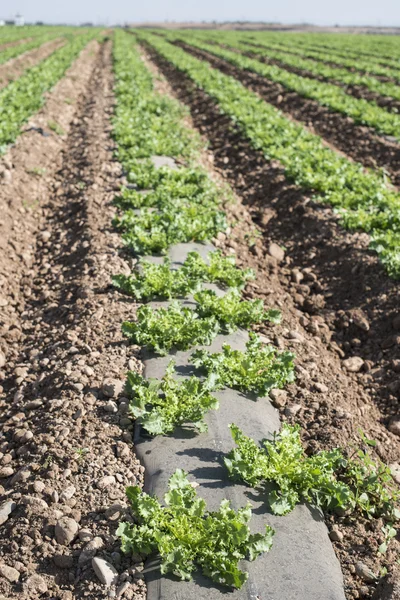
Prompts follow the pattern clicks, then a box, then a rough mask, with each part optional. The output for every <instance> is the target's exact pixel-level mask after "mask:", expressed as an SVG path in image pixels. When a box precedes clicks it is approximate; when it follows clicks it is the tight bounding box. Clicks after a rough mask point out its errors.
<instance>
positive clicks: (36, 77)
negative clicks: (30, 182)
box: [0, 30, 99, 154]
mask: <svg viewBox="0 0 400 600" xmlns="http://www.w3.org/2000/svg"><path fill="white" fill-rule="evenodd" d="M98 35H99V30H94V31H91V32H90V33H84V34H80V35H78V36H73V37H71V38H70V39H69V41H68V42H67V43H66V45H64V46H63V47H62V48H60V49H59V50H56V51H55V52H53V53H52V54H51V55H50V56H49V57H48V58H46V59H45V60H43V61H41V62H40V63H39V64H38V65H36V66H35V67H32V68H31V69H28V70H27V71H26V72H25V73H24V74H23V75H22V76H21V77H20V78H19V79H17V80H15V81H13V82H12V83H10V84H9V85H8V86H7V87H5V88H4V89H3V90H1V91H0V154H2V153H4V152H5V151H6V148H7V146H8V145H9V144H11V143H13V142H14V141H15V139H16V138H17V137H18V135H19V133H20V130H21V126H22V125H23V124H24V123H25V122H26V121H27V120H28V119H29V117H30V116H31V115H32V114H33V113H34V112H36V111H37V110H38V109H39V108H40V107H41V106H42V104H43V103H44V94H45V92H47V91H48V90H50V89H51V88H52V87H53V86H54V85H55V84H56V83H57V81H58V80H59V79H60V78H61V77H62V76H63V75H64V73H65V71H66V70H67V69H68V67H69V66H70V65H71V63H72V61H73V60H74V59H75V58H76V56H77V55H78V54H79V53H80V51H81V50H82V49H83V48H84V47H85V46H86V45H87V43H88V42H89V41H90V40H92V39H94V38H95V37H96V36H98Z"/></svg>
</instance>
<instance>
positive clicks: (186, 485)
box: [114, 31, 397, 588]
mask: <svg viewBox="0 0 400 600" xmlns="http://www.w3.org/2000/svg"><path fill="white" fill-rule="evenodd" d="M146 38H148V36H146ZM148 39H151V38H150V37H149V38H148ZM160 43H161V41H160ZM161 47H162V43H161ZM167 47H170V46H168V45H167ZM172 49H173V51H175V50H177V49H176V48H173V47H172ZM205 67H206V69H207V70H208V72H211V70H210V69H209V68H207V65H205ZM114 70H115V77H116V86H115V93H116V101H117V102H116V112H115V118H114V137H115V140H116V143H117V148H118V149H117V158H118V159H119V160H120V162H121V163H122V166H123V169H124V171H125V174H126V177H127V180H128V181H129V186H127V187H124V188H122V190H121V192H120V194H119V195H118V196H117V197H116V199H115V204H116V206H117V208H118V217H117V219H116V221H115V224H116V226H117V227H119V228H122V229H123V230H124V236H125V237H124V240H125V243H126V244H127V249H128V250H129V251H131V252H133V253H134V254H135V255H136V256H143V255H144V256H145V255H146V254H147V253H148V252H155V251H156V250H154V248H148V245H147V244H146V245H144V244H143V243H142V242H141V243H140V244H137V243H136V240H137V237H138V234H137V229H136V228H137V227H138V226H139V228H140V229H142V228H143V227H144V226H146V228H147V230H148V231H149V232H150V233H149V235H150V237H152V224H151V222H152V220H153V221H154V223H155V224H156V228H157V231H158V232H159V233H160V232H164V233H165V234H166V236H165V237H164V242H163V247H162V248H161V249H157V250H160V251H162V252H166V251H167V250H168V248H169V246H170V245H171V244H173V243H175V241H182V240H186V241H192V240H193V241H196V240H197V241H198V240H201V241H202V240H203V239H204V238H203V235H202V234H201V232H200V230H197V229H196V230H194V231H191V232H189V230H188V228H187V222H186V221H185V220H183V221H182V222H178V224H177V225H176V227H175V228H174V229H173V235H172V236H171V238H169V237H168V235H167V234H168V233H169V232H170V213H171V211H172V212H173V211H174V210H175V209H174V205H176V206H177V207H178V212H182V211H184V210H185V206H186V208H187V209H189V210H191V209H193V210H194V213H193V214H194V215H197V214H198V213H197V211H198V209H199V205H201V206H202V207H203V208H204V210H205V211H206V212H209V214H215V213H217V212H218V213H219V212H222V211H221V210H220V207H219V204H220V203H221V193H222V192H221V190H220V189H219V188H217V187H216V186H215V184H214V183H212V181H211V180H210V178H209V176H208V174H207V173H206V172H204V171H202V170H200V169H198V167H196V161H197V159H198V156H197V150H198V144H199V142H198V139H197V138H196V137H195V136H193V134H192V132H191V131H189V130H187V129H185V127H184V126H182V124H181V122H182V116H183V114H184V113H183V112H182V108H181V107H180V105H178V104H177V103H176V102H175V101H173V100H171V99H169V98H166V97H165V96H161V95H159V94H158V93H156V92H155V91H154V89H153V85H152V78H151V76H150V74H149V72H148V70H147V68H146V67H145V65H144V63H143V62H142V60H141V57H140V55H139V53H138V50H137V47H136V46H135V44H134V41H133V38H132V36H130V35H129V34H127V33H125V32H121V31H117V32H116V33H115V46H114ZM156 155H158V156H162V155H164V156H169V157H172V158H175V159H176V160H178V161H179V163H180V164H183V163H184V164H185V166H180V167H179V168H171V167H168V166H162V167H161V168H158V169H157V168H156V167H155V165H154V160H152V158H153V159H154V157H155V156H156ZM150 209H151V210H150ZM160 215H161V216H162V219H159V218H158V217H159V216H160ZM174 216H175V218H176V217H177V216H178V213H176V214H175V215H174ZM196 218H197V217H196ZM138 223H139V225H138ZM163 223H165V225H163ZM218 230H227V226H226V222H225V221H222V220H218V227H214V228H213V227H210V229H209V230H208V235H207V237H208V238H213V237H214V236H215V235H216V232H217V231H218ZM131 234H132V235H131ZM200 235H201V237H200ZM253 277H254V273H253V272H252V271H250V270H245V271H242V270H240V269H239V268H238V267H237V266H236V263H235V258H234V257H233V256H227V257H225V256H223V255H222V254H221V253H219V252H213V253H211V254H210V255H209V256H208V259H207V260H204V259H202V258H201V257H200V255H199V254H198V253H197V252H192V253H190V254H189V255H188V257H187V259H186V260H185V261H184V263H183V264H182V266H181V267H179V268H177V269H174V268H172V265H171V263H170V262H169V260H168V259H166V260H165V261H164V263H161V264H160V263H158V262H157V263H155V264H154V263H152V262H151V261H148V260H143V259H141V262H140V268H137V269H136V270H134V271H133V272H132V273H131V274H130V275H129V276H127V275H124V276H122V275H116V276H115V278H114V284H115V285H116V287H117V288H119V289H120V290H122V291H123V292H124V293H128V294H130V295H131V296H133V297H134V298H136V299H137V300H152V299H157V300H160V299H168V300H171V299H172V301H171V302H170V303H169V304H168V305H164V306H162V307H161V308H154V307H151V306H148V305H144V306H141V307H140V308H139V309H138V311H137V317H136V320H135V321H132V322H125V323H124V324H123V331H124V333H125V334H126V335H127V336H128V338H129V339H130V340H131V341H132V342H133V343H135V344H140V345H145V346H147V347H149V348H150V349H152V350H153V351H154V352H155V353H156V354H167V353H168V352H169V351H171V350H177V349H182V348H183V349H189V348H194V347H195V346H196V345H198V344H201V345H209V344H210V343H211V341H212V339H213V338H214V337H215V335H216V334H217V333H218V331H222V332H230V331H234V330H235V329H237V328H238V327H241V328H245V329H248V328H250V327H251V326H252V324H254V323H259V322H263V321H266V320H269V321H270V322H272V323H276V322H278V321H279V318H280V315H279V313H278V312H277V311H274V310H265V309H264V306H263V303H262V301H260V300H252V301H245V300H243V299H242V297H241V290H242V289H243V287H244V286H245V285H246V281H247V280H249V279H251V278H253ZM205 282H207V283H209V282H214V283H218V284H219V286H221V287H222V288H223V292H224V295H222V296H221V295H219V294H216V293H215V292H213V291H212V290H209V289H202V284H203V283H205ZM187 294H194V299H195V302H196V307H195V308H191V307H189V306H186V305H185V304H184V303H183V302H182V301H181V300H179V299H178V298H182V297H184V296H186V295H187ZM191 361H192V364H193V365H194V366H196V367H197V368H198V369H199V370H200V372H201V374H202V375H203V377H202V378H198V377H196V376H192V377H190V378H179V377H177V374H176V373H175V369H174V362H173V361H170V363H169V366H168V367H167V369H166V372H165V374H164V376H163V377H162V378H161V379H159V380H157V381H148V380H146V379H145V378H144V377H142V376H141V375H140V374H138V373H136V372H129V373H128V375H127V384H126V393H127V395H128V396H129V398H130V415H131V417H132V418H133V419H135V418H140V420H141V425H142V427H143V428H144V429H145V430H146V431H147V433H148V434H149V435H166V434H171V433H173V432H174V430H175V429H176V428H177V427H180V426H183V425H188V424H191V425H192V426H194V427H195V429H197V431H198V435H205V431H206V429H207V426H206V421H205V416H206V414H207V412H208V411H210V410H216V409H217V408H218V401H217V399H216V398H215V397H214V396H213V392H214V391H216V390H217V389H221V388H224V387H231V388H236V389H239V390H241V391H242V392H244V393H247V392H250V391H252V392H256V393H258V394H261V395H266V394H267V393H268V392H269V391H270V390H271V388H273V387H278V388H279V387H283V386H284V385H285V384H286V383H288V382H290V381H292V380H293V356H292V355H291V354H290V353H288V352H279V351H278V350H277V349H276V348H275V347H272V346H266V345H264V344H263V343H262V342H261V340H260V339H259V338H258V337H257V336H256V335H254V334H251V335H250V340H249V342H248V343H247V346H246V350H244V351H237V350H233V349H232V348H231V347H230V346H229V345H225V346H224V347H223V350H222V352H219V353H215V354H211V353H209V352H208V351H206V350H195V351H194V353H193V354H192V357H191ZM231 433H232V438H233V442H234V444H235V445H236V446H235V448H234V449H233V450H232V452H230V453H229V454H228V455H227V456H226V457H225V461H224V464H225V467H226V469H227V472H228V473H229V474H230V476H231V477H232V478H233V479H236V480H239V481H242V482H245V483H247V484H248V485H249V486H252V487H257V486H259V485H263V484H264V483H265V482H271V483H273V484H274V491H273V492H271V493H270V494H269V497H268V504H269V507H270V509H271V510H272V511H273V512H274V513H275V514H280V515H284V514H286V513H288V512H290V511H291V510H292V509H293V508H294V506H295V505H296V504H297V503H298V502H301V501H304V500H309V501H311V502H313V503H315V504H317V505H319V506H322V507H324V508H325V509H327V510H330V509H335V508H339V507H342V508H346V509H349V510H355V509H357V510H361V511H363V512H364V513H366V514H368V515H370V516H371V517H372V516H374V515H381V514H385V515H387V516H388V517H389V516H390V518H392V519H393V518H397V512H396V511H395V503H396V502H397V492H396V491H395V490H394V489H393V486H392V483H391V481H392V480H391V476H390V472H389V470H388V469H387V468H386V467H384V466H383V465H381V464H380V465H375V464H374V463H373V462H372V461H371V460H370V458H368V459H367V460H365V459H364V458H363V457H362V455H361V454H362V453H361V454H360V453H359V454H358V455H357V459H354V460H353V459H345V458H344V456H343V453H342V452H341V451H340V450H335V451H332V452H319V453H317V454H315V455H314V456H311V457H307V456H306V455H305V453H304V450H303V448H302V445H301V441H300V435H299V428H297V427H290V426H284V427H283V428H282V431H281V432H280V433H279V434H278V435H276V436H275V438H274V439H273V440H272V441H270V442H267V443H266V444H264V445H263V446H261V447H260V446H258V444H256V443H255V442H254V441H253V440H251V439H250V438H248V437H246V436H245V435H244V434H243V433H242V432H241V431H240V429H239V428H238V427H237V426H235V425H232V426H231ZM194 488H195V482H193V484H192V483H191V482H190V481H189V479H188V476H187V474H186V473H185V472H183V471H182V470H179V469H178V470H177V471H176V472H175V473H174V474H173V475H172V476H171V478H170V481H169V490H168V492H167V493H166V495H165V498H164V501H165V506H163V505H162V504H161V503H160V501H159V500H158V499H157V498H154V497H151V496H149V495H147V494H145V493H143V492H142V491H141V490H140V489H139V488H138V487H129V488H128V489H127V495H128V499H129V500H130V502H131V505H132V509H133V514H134V516H135V522H134V523H132V522H122V523H120V526H119V528H118V532H117V533H118V535H119V536H120V537H121V542H122V549H123V550H124V551H126V552H132V553H133V554H135V555H140V556H141V557H143V558H145V557H147V556H149V555H150V554H152V553H153V552H157V553H159V554H160V556H161V559H162V565H161V572H162V573H170V572H172V573H174V574H175V575H177V576H178V577H180V578H181V579H191V576H192V573H193V572H194V570H195V569H196V568H198V567H200V568H201V569H202V571H203V573H204V574H205V575H206V576H208V577H210V578H211V579H212V580H213V581H215V582H217V583H219V584H224V585H226V586H228V587H236V588H240V587H241V586H242V585H243V583H244V582H245V581H246V577H247V575H246V573H244V572H242V571H241V570H240V569H239V567H238V562H239V560H240V559H241V558H244V557H248V558H249V559H250V560H254V559H255V558H256V557H257V556H258V555H259V554H260V553H261V552H265V551H267V550H269V548H270V547H271V545H272V536H273V531H272V529H271V528H270V527H269V526H268V525H266V527H265V532H264V534H255V535H252V534H250V530H249V527H248V523H249V520H250V518H251V507H250V506H249V505H248V506H246V507H244V508H241V509H238V510H233V509H232V508H231V507H230V504H229V501H227V500H224V501H223V502H222V503H221V506H220V509H219V510H218V511H215V512H210V511H208V510H207V507H206V503H205V501H204V500H203V499H202V498H200V497H198V496H197V494H196V492H195V489H194Z"/></svg>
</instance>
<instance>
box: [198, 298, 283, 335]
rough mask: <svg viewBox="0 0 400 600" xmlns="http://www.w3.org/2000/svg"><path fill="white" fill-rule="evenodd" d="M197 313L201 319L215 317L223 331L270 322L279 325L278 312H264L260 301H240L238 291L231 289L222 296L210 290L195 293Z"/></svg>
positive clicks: (279, 317)
mask: <svg viewBox="0 0 400 600" xmlns="http://www.w3.org/2000/svg"><path fill="white" fill-rule="evenodd" d="M194 299H195V300H196V302H197V307H196V308H197V312H198V313H199V315H200V316H201V317H215V318H216V319H218V321H219V323H220V324H221V326H222V327H223V329H224V330H225V331H227V332H232V331H235V330H236V329H238V328H239V327H243V328H245V329H247V328H248V327H250V325H253V324H255V323H262V322H264V321H270V322H271V323H274V324H276V323H280V321H281V313H280V311H279V310H275V309H269V310H264V303H263V301H262V300H242V297H241V294H240V292H239V291H238V290H236V289H233V290H231V291H229V292H227V293H226V294H224V295H223V296H217V294H216V292H214V291H212V290H202V291H200V292H196V294H195V295H194Z"/></svg>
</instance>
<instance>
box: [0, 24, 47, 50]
mask: <svg viewBox="0 0 400 600" xmlns="http://www.w3.org/2000/svg"><path fill="white" fill-rule="evenodd" d="M50 29H53V28H50V27H37V26H36V27H35V26H34V25H27V26H26V27H14V26H11V27H7V26H5V27H2V28H1V30H0V45H1V44H6V43H8V42H16V41H19V40H23V39H26V38H31V37H35V36H37V35H42V34H43V33H44V32H45V31H49V30H50Z"/></svg>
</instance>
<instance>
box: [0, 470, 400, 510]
mask: <svg viewBox="0 0 400 600" xmlns="http://www.w3.org/2000/svg"><path fill="white" fill-rule="evenodd" d="M389 469H390V472H391V474H392V477H393V479H394V480H395V482H396V483H398V484H400V465H399V463H392V464H391V465H389ZM0 510H1V509H0Z"/></svg>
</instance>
